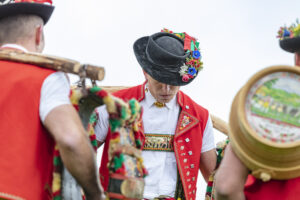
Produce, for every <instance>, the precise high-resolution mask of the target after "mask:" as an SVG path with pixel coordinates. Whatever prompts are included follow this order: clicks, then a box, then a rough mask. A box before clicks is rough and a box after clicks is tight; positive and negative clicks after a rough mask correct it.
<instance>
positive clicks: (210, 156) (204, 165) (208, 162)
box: [200, 149, 217, 182]
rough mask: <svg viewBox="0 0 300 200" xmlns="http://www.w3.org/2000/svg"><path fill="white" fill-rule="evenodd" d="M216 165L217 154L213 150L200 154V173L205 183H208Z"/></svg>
mask: <svg viewBox="0 0 300 200" xmlns="http://www.w3.org/2000/svg"><path fill="white" fill-rule="evenodd" d="M216 163H217V154H216V150H215V149H212V150H209V151H206V152H203V153H201V158H200V171H201V173H202V176H203V178H204V180H205V181H206V182H208V178H209V176H210V175H211V173H212V172H213V171H214V170H215V168H216Z"/></svg>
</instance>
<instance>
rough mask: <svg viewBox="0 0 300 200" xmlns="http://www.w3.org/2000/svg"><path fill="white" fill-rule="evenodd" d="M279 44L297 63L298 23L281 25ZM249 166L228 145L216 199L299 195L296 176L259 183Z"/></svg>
mask: <svg viewBox="0 0 300 200" xmlns="http://www.w3.org/2000/svg"><path fill="white" fill-rule="evenodd" d="M278 33H279V36H278V37H279V38H280V41H279V45H280V47H281V48H282V49H283V50H285V51H288V52H290V53H295V65H296V66H298V67H299V66H300V24H299V23H297V24H294V25H292V26H290V27H289V28H287V27H281V28H280V30H279V31H278ZM249 173H250V171H249V169H248V168H247V167H246V166H245V165H244V163H242V162H241V160H240V159H239V158H238V157H237V156H236V154H235V153H234V151H233V150H232V147H231V145H230V144H229V145H228V146H227V147H226V150H225V154H224V158H223V159H222V162H221V165H220V167H219V169H218V171H217V173H216V179H215V182H216V185H215V186H216V197H217V198H216V199H217V200H242V199H248V200H252V199H253V200H257V199H272V200H283V199H284V200H297V199H299V196H300V177H297V178H293V179H289V180H270V181H268V182H263V181H262V180H260V179H256V178H255V177H254V176H252V175H249Z"/></svg>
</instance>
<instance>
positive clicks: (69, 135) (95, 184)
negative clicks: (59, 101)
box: [44, 105, 104, 200]
mask: <svg viewBox="0 0 300 200" xmlns="http://www.w3.org/2000/svg"><path fill="white" fill-rule="evenodd" d="M44 125H45V127H46V128H47V129H48V131H49V132H50V134H51V135H52V136H53V137H54V139H55V141H56V143H57V145H58V148H59V151H60V153H61V157H62V160H63V163H64V165H65V166H66V168H67V169H68V170H69V171H70V173H71V174H72V175H73V176H74V177H75V179H76V180H77V181H78V183H79V184H80V185H81V186H82V188H83V190H84V192H85V195H86V197H87V199H88V200H96V199H97V200H100V199H104V197H102V198H101V195H103V192H102V190H101V187H100V183H99V177H98V174H97V170H96V163H95V155H94V152H93V149H92V147H91V145H90V144H89V140H88V137H87V134H86V133H85V131H84V128H83V126H82V125H81V121H80V119H79V116H78V114H77V113H76V111H75V109H74V108H73V106H71V105H61V106H58V107H56V108H54V109H53V110H52V111H51V112H50V113H49V114H48V115H47V116H46V118H45V121H44Z"/></svg>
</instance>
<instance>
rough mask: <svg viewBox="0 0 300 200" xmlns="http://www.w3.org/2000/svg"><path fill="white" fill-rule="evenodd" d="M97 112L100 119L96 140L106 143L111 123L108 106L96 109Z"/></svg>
mask: <svg viewBox="0 0 300 200" xmlns="http://www.w3.org/2000/svg"><path fill="white" fill-rule="evenodd" d="M96 112H98V116H99V119H98V121H97V124H96V126H95V134H96V139H97V140H98V141H99V142H105V139H106V136H107V132H108V128H109V121H108V119H109V115H108V112H107V110H106V105H102V106H100V107H98V108H96Z"/></svg>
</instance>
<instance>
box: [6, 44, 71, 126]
mask: <svg viewBox="0 0 300 200" xmlns="http://www.w3.org/2000/svg"><path fill="white" fill-rule="evenodd" d="M1 48H13V49H18V50H21V51H24V52H26V53H27V52H28V50H27V49H26V48H24V47H23V46H20V45H17V44H4V45H2V46H1ZM69 94H70V84H69V82H68V79H67V77H66V75H65V74H64V73H63V72H54V73H52V74H50V75H49V76H48V77H47V78H46V79H45V80H44V82H43V85H42V88H41V97H40V107H39V114H40V119H41V121H42V122H44V120H45V118H46V116H47V115H48V114H49V112H50V111H51V110H52V109H53V108H55V107H57V106H60V105H64V104H70V99H69Z"/></svg>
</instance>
